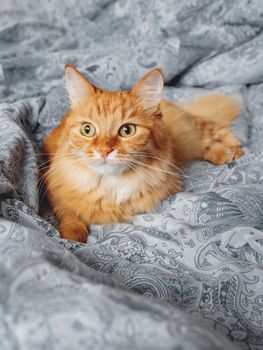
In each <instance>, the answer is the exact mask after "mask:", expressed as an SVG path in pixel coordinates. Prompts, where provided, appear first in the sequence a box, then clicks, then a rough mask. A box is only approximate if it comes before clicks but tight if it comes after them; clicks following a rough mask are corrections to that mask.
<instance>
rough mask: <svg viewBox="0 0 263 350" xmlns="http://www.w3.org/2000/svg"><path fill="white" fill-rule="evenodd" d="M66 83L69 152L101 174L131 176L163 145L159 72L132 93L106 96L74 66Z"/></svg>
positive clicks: (161, 80)
mask: <svg viewBox="0 0 263 350" xmlns="http://www.w3.org/2000/svg"><path fill="white" fill-rule="evenodd" d="M66 82H67V89H68V94H69V98H70V104H71V106H70V111H69V113H68V116H67V119H66V129H67V144H68V150H67V151H69V152H71V153H73V154H74V156H75V157H76V158H77V159H78V161H79V162H83V163H85V164H87V165H88V166H89V167H90V168H92V169H93V171H94V172H96V173H97V174H100V175H107V174H120V173H123V172H125V171H128V170H130V171H131V170H132V169H134V168H136V167H138V166H139V165H140V163H143V162H145V161H146V159H147V157H149V155H150V154H155V153H156V150H157V148H160V147H162V145H163V144H164V143H165V135H164V133H163V131H162V128H163V122H162V115H161V111H160V102H161V98H162V93H163V77H162V72H161V70H160V69H158V68H156V69H153V70H151V71H150V72H149V73H147V74H146V75H144V76H143V77H142V78H141V79H140V80H139V81H138V82H137V84H136V85H135V86H134V87H133V88H132V89H131V90H129V91H118V92H106V91H102V90H101V89H99V88H97V87H95V86H94V85H92V84H91V83H90V82H89V81H88V80H87V79H85V78H84V77H83V76H82V75H81V74H80V72H79V71H78V70H77V69H76V68H74V67H72V66H70V65H66Z"/></svg>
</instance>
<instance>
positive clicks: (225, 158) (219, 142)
mask: <svg viewBox="0 0 263 350" xmlns="http://www.w3.org/2000/svg"><path fill="white" fill-rule="evenodd" d="M210 136H211V142H210V144H209V145H208V146H207V147H206V150H205V153H204V159H205V160H208V161H210V162H211V163H213V164H215V165H222V164H226V163H228V162H231V161H232V160H236V159H239V158H240V157H241V156H242V155H243V154H244V152H243V150H242V149H241V146H240V142H239V140H238V139H237V138H236V137H235V136H234V134H233V133H232V132H231V131H230V130H229V129H227V128H226V127H219V126H214V128H212V130H211V134H210Z"/></svg>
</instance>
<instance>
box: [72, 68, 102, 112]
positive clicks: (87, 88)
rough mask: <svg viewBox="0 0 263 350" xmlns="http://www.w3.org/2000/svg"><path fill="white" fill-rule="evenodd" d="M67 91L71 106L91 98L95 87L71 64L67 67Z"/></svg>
mask: <svg viewBox="0 0 263 350" xmlns="http://www.w3.org/2000/svg"><path fill="white" fill-rule="evenodd" d="M65 69H66V82H67V90H68V94H69V98H70V102H71V106H72V107H74V106H75V105H77V104H79V103H81V102H82V101H83V100H84V99H87V97H90V96H92V95H93V94H94V92H95V87H94V86H93V85H92V84H91V83H89V82H88V80H87V79H85V78H84V77H83V75H82V74H81V73H80V72H79V71H78V70H77V68H75V67H73V66H71V65H70V64H66V65H65Z"/></svg>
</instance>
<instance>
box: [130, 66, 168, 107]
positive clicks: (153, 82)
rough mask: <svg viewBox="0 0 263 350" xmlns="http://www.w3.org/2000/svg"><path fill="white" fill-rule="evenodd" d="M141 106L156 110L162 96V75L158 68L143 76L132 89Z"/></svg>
mask: <svg viewBox="0 0 263 350" xmlns="http://www.w3.org/2000/svg"><path fill="white" fill-rule="evenodd" d="M132 93H133V94H134V95H136V97H137V98H139V99H140V100H141V102H142V104H143V106H144V107H145V108H146V109H148V108H157V107H158V106H159V104H160V102H161V99H162V95H163V74H162V71H161V69H160V68H155V69H153V70H151V71H150V72H148V73H147V74H145V75H144V76H143V77H142V78H141V79H140V80H139V81H138V83H137V84H136V85H135V86H134V88H133V89H132Z"/></svg>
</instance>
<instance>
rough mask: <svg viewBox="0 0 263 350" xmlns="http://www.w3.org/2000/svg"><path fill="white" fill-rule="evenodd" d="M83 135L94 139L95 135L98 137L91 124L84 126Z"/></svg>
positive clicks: (82, 128)
mask: <svg viewBox="0 0 263 350" xmlns="http://www.w3.org/2000/svg"><path fill="white" fill-rule="evenodd" d="M81 133H82V135H83V136H87V137H93V136H94V135H96V129H95V126H94V125H93V124H91V123H86V124H83V125H82V127H81Z"/></svg>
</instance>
